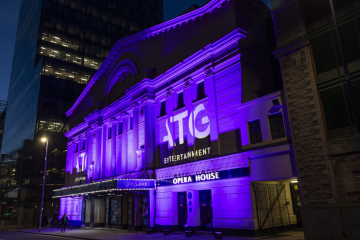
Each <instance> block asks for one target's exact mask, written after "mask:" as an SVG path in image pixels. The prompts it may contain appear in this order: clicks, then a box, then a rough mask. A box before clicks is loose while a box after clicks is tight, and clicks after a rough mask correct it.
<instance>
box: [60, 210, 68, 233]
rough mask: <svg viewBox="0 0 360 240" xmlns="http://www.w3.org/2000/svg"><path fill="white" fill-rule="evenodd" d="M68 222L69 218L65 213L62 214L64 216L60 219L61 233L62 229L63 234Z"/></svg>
mask: <svg viewBox="0 0 360 240" xmlns="http://www.w3.org/2000/svg"><path fill="white" fill-rule="evenodd" d="M68 222H69V218H68V217H67V216H66V213H64V215H63V216H62V218H61V232H62V231H63V229H64V232H65V228H66V225H67V223H68Z"/></svg>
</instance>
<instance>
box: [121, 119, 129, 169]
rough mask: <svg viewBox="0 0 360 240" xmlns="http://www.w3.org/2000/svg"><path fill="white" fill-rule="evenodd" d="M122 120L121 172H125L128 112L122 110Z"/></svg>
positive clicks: (126, 167)
mask: <svg viewBox="0 0 360 240" xmlns="http://www.w3.org/2000/svg"><path fill="white" fill-rule="evenodd" d="M121 118H122V121H123V130H122V139H121V174H125V173H127V171H128V170H127V169H128V166H127V160H128V154H127V153H128V150H127V148H128V141H127V140H128V136H127V134H128V129H129V127H128V123H129V114H128V113H127V112H123V113H122V115H121Z"/></svg>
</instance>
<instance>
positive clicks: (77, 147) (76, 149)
mask: <svg viewBox="0 0 360 240" xmlns="http://www.w3.org/2000/svg"><path fill="white" fill-rule="evenodd" d="M78 150H79V144H76V148H75V152H78Z"/></svg>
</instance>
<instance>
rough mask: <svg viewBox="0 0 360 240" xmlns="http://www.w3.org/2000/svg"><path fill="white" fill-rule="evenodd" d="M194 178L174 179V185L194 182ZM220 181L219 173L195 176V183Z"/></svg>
mask: <svg viewBox="0 0 360 240" xmlns="http://www.w3.org/2000/svg"><path fill="white" fill-rule="evenodd" d="M193 179H194V176H186V177H178V178H174V179H173V184H180V183H191V182H194V180H193ZM215 179H220V176H219V172H212V173H202V174H197V175H195V182H201V181H209V180H215Z"/></svg>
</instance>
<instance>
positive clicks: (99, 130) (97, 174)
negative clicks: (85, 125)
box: [93, 126, 102, 179]
mask: <svg viewBox="0 0 360 240" xmlns="http://www.w3.org/2000/svg"><path fill="white" fill-rule="evenodd" d="M101 135H102V127H101V126H97V127H96V130H95V138H96V146H95V159H94V162H95V166H94V172H93V178H94V179H100V169H101Z"/></svg>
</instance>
